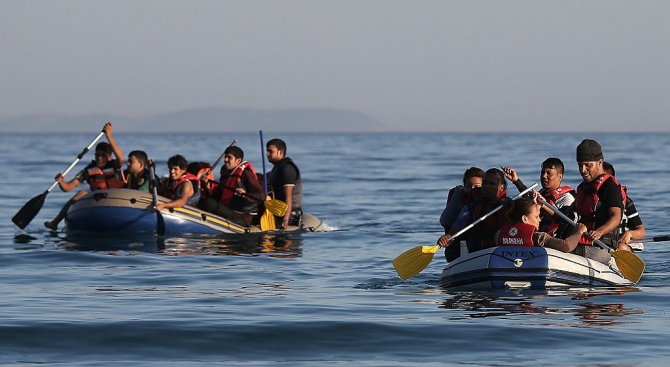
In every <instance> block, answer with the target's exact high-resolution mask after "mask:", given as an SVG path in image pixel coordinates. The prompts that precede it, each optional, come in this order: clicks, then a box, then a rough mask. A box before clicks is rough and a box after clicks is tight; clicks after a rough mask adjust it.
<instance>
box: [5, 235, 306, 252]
mask: <svg viewBox="0 0 670 367" xmlns="http://www.w3.org/2000/svg"><path fill="white" fill-rule="evenodd" d="M35 240H37V239H36V238H35V237H32V236H31V237H30V238H27V237H21V238H16V239H15V242H16V243H17V244H23V245H25V244H29V243H30V242H32V241H35ZM49 240H50V241H53V242H54V245H55V246H56V247H57V248H62V249H64V250H68V251H130V252H149V253H163V254H165V255H170V256H178V255H233V256H259V255H261V254H268V256H272V257H300V256H302V237H301V234H299V233H295V234H272V235H271V234H246V235H238V234H234V235H202V234H194V235H183V234H182V236H181V237H169V238H167V239H165V240H160V239H158V238H157V237H156V236H155V235H154V234H152V233H146V234H133V235H129V234H99V233H96V234H94V235H86V234H75V235H72V234H70V235H66V234H65V233H56V232H53V234H52V235H51V236H50V238H49Z"/></svg>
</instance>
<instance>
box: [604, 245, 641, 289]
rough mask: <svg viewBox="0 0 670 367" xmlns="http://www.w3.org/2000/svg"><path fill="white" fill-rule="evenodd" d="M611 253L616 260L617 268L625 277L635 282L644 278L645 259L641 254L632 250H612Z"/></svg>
mask: <svg viewBox="0 0 670 367" xmlns="http://www.w3.org/2000/svg"><path fill="white" fill-rule="evenodd" d="M610 254H611V255H612V257H613V258H614V261H615V262H616V266H617V268H619V271H620V272H621V275H623V277H624V278H626V279H628V280H630V281H631V282H633V283H637V282H639V281H640V278H642V273H643V272H644V266H645V265H644V261H642V259H640V257H639V256H637V255H636V254H634V253H633V252H630V251H615V250H610Z"/></svg>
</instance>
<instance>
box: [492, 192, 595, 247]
mask: <svg viewBox="0 0 670 367" xmlns="http://www.w3.org/2000/svg"><path fill="white" fill-rule="evenodd" d="M534 193H535V195H539V194H538V193H537V192H535V191H534ZM541 207H542V204H539V203H538V202H537V200H536V199H533V198H529V197H522V198H520V199H517V200H507V201H505V203H504V205H503V210H504V213H505V217H506V218H507V222H506V223H505V224H503V226H502V228H501V229H500V231H498V232H497V233H496V234H495V237H494V238H495V241H496V244H497V245H498V246H539V247H550V248H553V249H556V250H559V251H563V252H572V251H573V250H574V249H575V248H576V247H577V244H578V243H579V239H580V237H581V236H582V234H583V233H584V232H586V226H585V225H584V224H582V223H577V226H576V227H575V228H574V230H573V232H572V234H571V235H570V236H568V237H567V238H566V239H560V238H555V237H553V236H552V235H551V234H549V233H546V232H540V231H538V229H539V228H540V208H541Z"/></svg>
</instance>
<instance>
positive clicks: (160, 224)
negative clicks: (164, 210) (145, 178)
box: [149, 164, 165, 237]
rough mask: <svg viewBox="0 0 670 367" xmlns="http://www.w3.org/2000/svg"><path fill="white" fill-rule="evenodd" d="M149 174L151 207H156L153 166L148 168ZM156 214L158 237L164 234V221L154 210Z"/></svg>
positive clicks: (156, 198)
mask: <svg viewBox="0 0 670 367" xmlns="http://www.w3.org/2000/svg"><path fill="white" fill-rule="evenodd" d="M149 174H150V177H151V186H153V187H152V190H151V194H152V196H153V206H154V207H155V206H156V205H158V189H157V188H156V169H155V167H154V164H152V165H150V166H149ZM154 210H155V212H156V233H157V234H158V236H159V237H161V236H163V235H164V234H165V220H164V219H163V214H161V212H160V211H159V210H157V209H154Z"/></svg>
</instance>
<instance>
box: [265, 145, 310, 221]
mask: <svg viewBox="0 0 670 367" xmlns="http://www.w3.org/2000/svg"><path fill="white" fill-rule="evenodd" d="M265 147H266V154H267V157H268V161H269V162H270V163H272V165H273V166H274V167H272V171H270V173H269V174H268V182H269V185H268V188H269V189H270V191H272V192H273V193H274V198H275V199H276V200H281V201H283V202H285V203H286V205H287V206H288V209H287V210H286V214H284V217H282V218H279V221H281V222H280V224H279V226H280V227H281V228H283V229H286V228H287V227H288V226H289V225H291V226H298V227H299V226H300V225H301V223H302V178H301V177H300V170H299V169H298V166H297V165H296V164H295V163H294V162H293V160H292V159H291V158H289V157H287V156H286V143H285V142H284V141H283V140H281V139H271V140H270V141H268V142H267V143H266V144H265Z"/></svg>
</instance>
